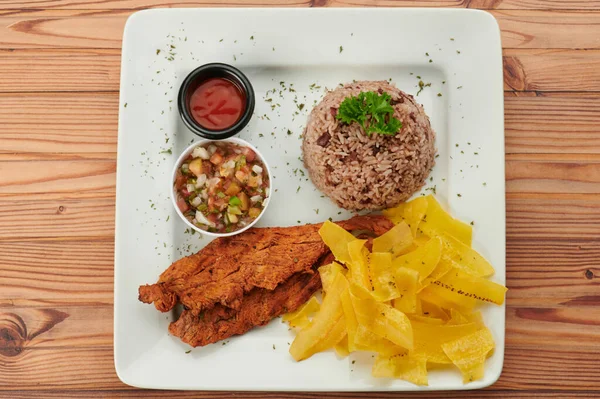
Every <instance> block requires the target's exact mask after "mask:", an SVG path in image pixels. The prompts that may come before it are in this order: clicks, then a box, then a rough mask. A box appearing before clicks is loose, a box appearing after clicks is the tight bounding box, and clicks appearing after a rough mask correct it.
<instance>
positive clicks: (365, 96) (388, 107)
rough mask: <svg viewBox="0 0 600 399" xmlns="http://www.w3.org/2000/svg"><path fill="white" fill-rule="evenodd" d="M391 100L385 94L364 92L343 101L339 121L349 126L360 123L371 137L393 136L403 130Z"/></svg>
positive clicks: (338, 115)
mask: <svg viewBox="0 0 600 399" xmlns="http://www.w3.org/2000/svg"><path fill="white" fill-rule="evenodd" d="M391 100H392V97H391V96H390V95H389V94H387V93H385V92H384V93H382V94H378V93H376V92H374V91H363V92H361V93H360V94H359V95H358V96H352V97H346V98H345V99H344V101H342V103H341V104H340V108H339V110H338V113H337V119H339V120H340V121H342V122H344V123H347V124H351V123H352V122H357V123H360V125H361V126H362V127H363V129H364V130H365V133H366V134H367V136H369V137H370V136H371V134H373V133H379V134H383V135H388V136H393V135H395V134H396V133H398V131H399V130H400V129H401V128H402V122H400V120H398V119H396V118H394V117H393V115H394V107H392V104H391Z"/></svg>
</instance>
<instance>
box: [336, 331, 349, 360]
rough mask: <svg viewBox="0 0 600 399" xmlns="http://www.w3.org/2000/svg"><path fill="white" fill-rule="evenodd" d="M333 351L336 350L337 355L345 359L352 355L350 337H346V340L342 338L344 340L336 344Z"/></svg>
mask: <svg viewBox="0 0 600 399" xmlns="http://www.w3.org/2000/svg"><path fill="white" fill-rule="evenodd" d="M333 349H334V350H335V353H337V355H338V356H339V357H342V358H343V357H346V356H348V355H349V354H350V350H348V336H347V335H346V336H345V337H344V338H342V340H341V341H340V342H338V343H337V344H335V346H334V347H333Z"/></svg>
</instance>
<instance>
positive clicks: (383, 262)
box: [369, 252, 400, 302]
mask: <svg viewBox="0 0 600 399" xmlns="http://www.w3.org/2000/svg"><path fill="white" fill-rule="evenodd" d="M369 275H370V277H371V281H372V283H373V292H372V295H373V297H374V298H375V299H377V300H378V301H379V302H386V301H390V300H392V299H394V298H398V297H399V296H400V290H399V289H398V286H397V285H396V276H395V273H394V269H393V268H392V254H391V253H389V252H373V253H372V254H371V255H370V256H369Z"/></svg>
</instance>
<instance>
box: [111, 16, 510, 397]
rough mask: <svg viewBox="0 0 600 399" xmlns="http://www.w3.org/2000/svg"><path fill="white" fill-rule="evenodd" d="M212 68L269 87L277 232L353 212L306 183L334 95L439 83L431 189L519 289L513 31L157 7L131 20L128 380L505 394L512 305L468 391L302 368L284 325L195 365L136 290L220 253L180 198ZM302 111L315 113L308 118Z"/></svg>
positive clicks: (488, 315) (126, 89)
mask: <svg viewBox="0 0 600 399" xmlns="http://www.w3.org/2000/svg"><path fill="white" fill-rule="evenodd" d="M209 62H225V63H231V64H233V65H235V66H237V67H238V68H240V69H242V70H243V71H244V72H245V73H246V74H247V75H248V77H249V78H250V80H251V81H252V83H253V85H254V89H255V91H256V97H257V105H256V110H255V115H254V118H253V119H252V121H251V122H250V124H249V125H248V126H247V127H246V129H245V130H244V131H243V132H242V133H241V134H240V137H241V138H243V139H246V140H249V141H250V142H252V143H253V144H254V145H256V146H257V147H258V148H259V150H260V151H261V152H262V153H263V155H264V156H265V157H266V158H267V160H268V162H269V164H270V166H271V168H272V170H273V173H274V180H273V184H274V187H275V188H278V191H277V192H274V193H273V196H272V199H271V204H270V207H269V210H268V212H267V213H266V214H265V215H264V217H263V218H262V219H261V221H260V224H261V225H262V226H290V225H297V224H298V222H299V221H300V222H301V223H316V222H322V221H323V220H326V219H327V218H328V217H333V218H334V219H336V220H339V219H343V218H347V217H348V216H349V213H348V212H341V213H339V212H340V211H341V210H340V209H338V208H337V207H336V206H335V205H333V204H332V203H331V202H330V201H329V200H328V199H326V198H321V193H320V192H318V191H316V189H315V188H314V187H313V185H312V183H311V182H310V181H308V178H307V177H304V176H303V174H302V172H300V170H302V163H301V161H300V160H299V157H300V143H301V141H300V140H299V135H300V134H301V132H302V128H303V126H304V123H305V122H306V116H307V114H308V112H310V109H311V108H312V106H313V104H314V102H315V101H318V100H319V99H320V98H321V97H322V95H323V91H324V89H325V87H329V88H333V87H335V86H336V85H337V84H339V83H341V82H348V81H352V80H353V79H356V80H362V79H368V80H382V79H391V80H392V81H393V82H394V83H395V84H396V85H397V86H398V87H399V88H400V89H402V90H404V91H406V92H409V93H412V94H416V93H417V91H418V89H419V88H418V82H419V80H422V81H423V82H424V83H431V86H426V87H425V88H424V90H422V92H421V93H420V94H419V96H418V97H417V100H418V101H419V102H421V103H423V104H424V106H425V110H426V112H427V113H428V114H429V116H430V117H431V123H432V126H433V128H434V129H435V130H436V132H437V142H436V145H437V148H438V153H439V157H438V159H437V164H436V166H435V168H434V172H433V179H432V181H431V182H429V186H428V187H429V189H430V190H431V189H433V187H435V190H436V191H437V197H438V199H440V201H441V202H442V203H443V204H444V206H446V207H448V208H449V209H450V210H451V211H452V214H453V215H455V216H457V217H459V218H461V219H462V220H464V221H467V222H470V221H474V223H475V224H474V226H475V231H474V247H475V249H477V250H478V251H479V252H481V253H482V254H483V255H484V256H485V257H486V258H488V259H489V260H490V261H491V262H492V264H493V265H494V267H495V268H496V275H495V276H494V277H493V279H494V280H495V281H497V282H499V283H504V282H505V203H504V127H503V86H502V59H501V46H500V34H499V29H498V25H497V24H496V21H495V20H494V18H493V17H491V16H490V15H489V14H487V13H485V12H480V11H473V10H429V9H428V10H425V9H164V10H149V11H142V12H139V13H136V14H134V15H133V16H131V17H130V18H129V20H128V21H127V25H126V27H125V34H124V38H123V55H122V71H121V102H120V104H121V105H120V111H121V112H120V115H119V145H118V169H117V209H116V234H115V235H116V237H115V366H116V370H117V373H118V375H119V378H120V379H121V380H122V381H123V382H125V383H127V384H129V385H133V386H137V387H145V388H164V389H204V390H298V391H305V390H309V391H332V390H336V391H372V390H377V391H388V390H389V391H401V390H428V389H469V388H480V387H484V386H487V385H490V384H492V383H494V382H495V381H496V380H497V378H498V377H499V375H500V372H501V370H502V362H503V356H504V313H505V308H504V307H492V306H489V307H484V308H483V313H484V317H485V321H486V324H487V325H488V326H489V327H490V329H491V331H492V333H493V335H494V338H495V340H496V350H495V353H494V355H493V356H492V357H491V358H490V359H489V360H488V361H487V363H486V374H485V379H483V380H481V381H477V382H474V383H471V384H468V385H463V384H462V380H461V377H460V375H459V373H458V372H457V371H456V372H455V371H451V370H450V371H435V372H431V373H430V379H429V387H416V386H414V385H412V384H410V383H407V382H404V381H384V380H376V379H373V378H372V377H371V376H370V368H371V364H372V360H373V359H372V358H371V355H370V354H366V355H364V354H363V355H358V356H355V355H351V356H350V357H348V358H346V359H341V360H340V359H338V358H337V357H336V356H335V355H334V354H333V353H320V354H317V355H315V356H313V357H312V358H310V359H309V360H306V361H303V362H300V363H296V362H294V361H293V360H292V358H291V356H290V355H289V354H288V344H289V343H290V342H291V341H292V339H293V335H292V332H290V331H288V328H287V326H286V325H283V324H282V323H281V320H280V319H275V320H274V321H273V322H272V323H270V324H269V325H268V326H266V327H262V328H257V329H254V330H253V331H251V332H249V333H247V334H245V335H243V336H240V337H235V338H232V339H229V340H227V341H226V345H223V344H222V343H217V344H215V345H210V346H207V347H204V348H196V349H193V350H192V351H191V352H189V353H188V350H189V349H190V348H189V347H187V346H186V345H185V344H183V343H181V342H180V341H179V340H178V339H177V338H174V337H171V336H169V334H168V332H167V326H168V324H169V322H170V321H172V319H173V316H174V315H172V314H161V313H159V312H157V311H156V309H154V307H153V306H151V305H145V304H142V303H141V302H139V301H138V299H137V290H138V286H139V285H141V284H146V283H153V282H155V281H156V280H157V278H158V275H159V274H160V273H161V272H162V271H163V270H165V269H166V268H167V267H168V266H169V265H170V264H171V263H172V262H173V261H175V260H176V259H179V258H180V257H182V256H184V255H187V254H189V253H191V252H194V251H197V250H199V249H200V248H202V247H203V246H204V245H206V243H207V242H208V241H209V239H208V238H207V237H204V238H199V237H198V234H196V235H190V234H186V233H184V232H185V230H186V227H185V225H184V224H183V222H182V221H181V220H179V218H178V217H177V215H176V213H175V211H174V210H173V209H172V205H171V202H170V200H169V189H170V185H171V182H170V181H169V176H170V175H171V169H172V167H173V163H174V161H175V160H176V158H177V156H178V154H179V153H180V152H181V151H182V150H183V149H184V148H185V147H186V146H187V145H188V144H189V143H190V142H191V141H192V140H194V139H197V137H195V136H194V135H193V134H192V133H190V132H189V131H187V129H186V128H185V127H184V126H183V124H182V123H181V121H180V117H179V114H178V111H177V107H176V102H177V101H176V96H177V92H178V89H179V85H180V84H181V82H182V81H183V79H184V78H185V76H186V75H187V73H188V72H190V71H191V70H192V69H194V68H195V67H197V66H199V65H202V64H205V63H209ZM280 82H284V83H282V84H283V85H285V86H286V87H290V85H291V84H292V83H293V87H294V89H295V90H296V91H295V92H289V91H286V94H285V95H284V96H283V98H277V103H279V104H280V106H279V107H276V108H275V110H272V109H271V105H272V103H269V102H266V101H265V98H266V94H267V91H269V90H271V89H274V88H277V89H279V88H280ZM313 84H314V85H313ZM311 85H313V86H312V87H311ZM438 93H439V94H438ZM294 100H296V102H294ZM299 104H305V106H304V107H303V108H302V109H300V108H301V107H299ZM296 113H297V114H296ZM265 115H266V117H265ZM288 130H289V133H291V134H288ZM171 152H172V154H171ZM298 187H299V188H298ZM424 192H429V191H424ZM317 209H318V210H319V213H318V214H317V211H316V210H317ZM353 360H356V363H355V364H352V361H353Z"/></svg>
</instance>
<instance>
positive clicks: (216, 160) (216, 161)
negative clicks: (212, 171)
mask: <svg viewBox="0 0 600 399" xmlns="http://www.w3.org/2000/svg"><path fill="white" fill-rule="evenodd" d="M210 162H211V163H212V164H213V165H221V164H222V163H223V155H221V154H219V153H218V152H215V153H214V154H213V155H212V157H210Z"/></svg>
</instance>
